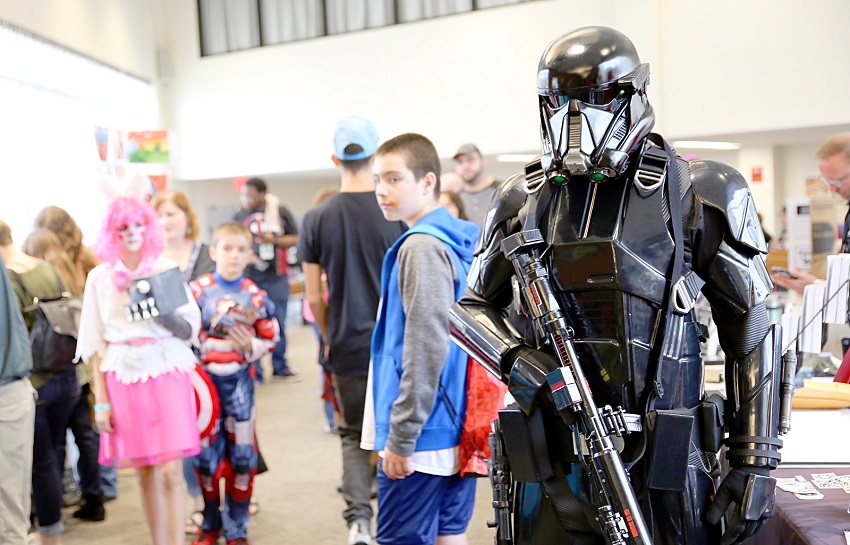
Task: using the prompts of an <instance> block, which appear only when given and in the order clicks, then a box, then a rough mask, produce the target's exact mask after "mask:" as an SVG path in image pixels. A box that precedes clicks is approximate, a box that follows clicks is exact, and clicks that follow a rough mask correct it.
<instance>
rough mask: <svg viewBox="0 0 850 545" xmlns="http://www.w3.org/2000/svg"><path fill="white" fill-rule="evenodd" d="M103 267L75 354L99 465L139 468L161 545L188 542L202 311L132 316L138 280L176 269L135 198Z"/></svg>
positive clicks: (116, 214) (123, 205) (123, 203)
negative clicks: (192, 344)
mask: <svg viewBox="0 0 850 545" xmlns="http://www.w3.org/2000/svg"><path fill="white" fill-rule="evenodd" d="M96 251H97V257H98V258H99V259H100V260H101V262H102V263H101V265H98V266H97V267H95V268H94V269H93V270H92V271H91V272H90V273H89V276H88V279H87V281H86V289H85V292H84V297H83V309H82V315H81V317H80V330H79V335H78V340H77V356H78V357H81V358H83V359H84V360H87V361H90V362H91V364H92V368H93V371H94V394H95V407H94V411H95V421H96V423H97V427H98V429H99V430H100V431H101V434H102V435H101V441H100V462H101V464H111V463H115V462H117V464H118V466H119V467H135V468H136V472H137V475H138V478H139V484H140V489H141V494H142V504H143V507H144V512H145V517H146V519H147V522H148V527H149V528H150V531H151V536H152V538H153V543H154V545H182V544H183V542H184V534H183V517H184V515H185V505H184V495H183V494H184V488H183V479H182V478H181V471H180V460H181V459H182V458H184V457H186V456H192V455H195V454H197V453H198V452H199V451H200V439H199V433H198V429H197V425H196V410H195V404H194V394H193V390H192V385H191V382H190V378H189V373H190V371H191V370H192V369H193V368H194V366H195V355H194V354H193V353H192V350H191V349H190V348H189V346H188V345H187V344H186V343H185V342H184V341H186V340H189V339H195V338H197V336H198V329H199V327H200V321H201V320H200V318H201V315H200V311H199V309H198V307H197V305H196V304H195V300H194V297H192V296H191V293H190V292H189V291H188V288H185V291H186V302H185V303H184V304H182V305H181V306H179V307H178V308H177V309H176V310H175V311H174V312H173V313H170V314H167V315H163V316H160V317H157V318H153V319H147V320H141V321H134V322H129V321H128V320H127V312H126V309H125V307H126V305H128V304H130V294H129V291H128V287H129V286H130V284H131V283H132V281H133V280H134V279H136V278H138V277H143V276H150V275H154V274H157V273H161V272H163V271H166V270H168V269H173V268H175V266H176V265H175V264H174V262H172V261H169V260H167V259H164V258H162V257H160V256H159V254H160V252H161V251H162V240H161V238H160V232H159V226H158V222H157V217H156V214H155V213H154V212H153V210H151V209H150V208H149V207H148V206H147V205H146V204H144V203H142V202H141V201H138V200H135V199H127V198H121V199H117V200H116V201H115V202H113V203H112V204H111V205H110V206H109V210H108V211H107V216H106V220H105V222H104V224H103V227H102V229H101V232H100V236H99V239H98V242H97V246H96Z"/></svg>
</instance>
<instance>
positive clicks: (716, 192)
mask: <svg viewBox="0 0 850 545" xmlns="http://www.w3.org/2000/svg"><path fill="white" fill-rule="evenodd" d="M689 172H690V177H691V183H692V184H693V190H694V196H695V197H696V198H697V200H698V201H700V202H701V203H702V204H703V205H705V206H710V207H712V208H714V209H716V210H718V211H719V212H720V213H721V214H723V216H724V217H725V218H726V222H727V224H728V225H729V232H730V234H731V235H732V237H733V238H734V239H735V240H736V241H738V242H739V243H741V244H743V245H744V246H747V247H749V248H752V249H753V250H756V251H758V252H761V253H763V254H766V253H767V242H765V240H764V233H763V231H762V229H761V225H760V224H759V220H758V215H757V214H756V207H755V203H754V202H753V197H752V194H751V193H750V188H749V186H748V185H747V182H746V180H744V177H743V176H741V174H740V173H739V172H738V171H737V170H735V169H734V168H732V167H730V166H728V165H725V164H723V163H719V162H717V161H692V162H691V163H689Z"/></svg>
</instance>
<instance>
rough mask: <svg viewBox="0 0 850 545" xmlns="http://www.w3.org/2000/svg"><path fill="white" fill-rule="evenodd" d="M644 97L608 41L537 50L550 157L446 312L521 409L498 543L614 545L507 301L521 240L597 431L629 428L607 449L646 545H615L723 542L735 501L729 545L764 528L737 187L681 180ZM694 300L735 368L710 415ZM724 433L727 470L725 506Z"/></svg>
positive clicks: (511, 187)
mask: <svg viewBox="0 0 850 545" xmlns="http://www.w3.org/2000/svg"><path fill="white" fill-rule="evenodd" d="M577 44H578V45H580V46H581V47H576V45H577ZM602 68H604V69H605V70H602ZM647 82H648V66H647V65H645V64H640V62H639V60H637V53H636V52H635V51H634V47H633V46H632V44H631V42H630V41H629V40H628V38H626V37H625V36H623V35H622V34H620V33H619V32H617V31H615V30H612V29H607V28H604V27H588V28H584V29H579V30H577V31H574V32H572V33H569V34H566V35H564V36H562V37H561V38H558V39H557V40H555V41H554V42H553V43H552V44H550V46H549V48H547V51H546V52H545V53H544V55H543V58H542V59H541V62H540V69H539V81H538V87H539V88H540V95H541V99H540V106H541V123H542V135H543V154H542V156H541V158H540V160H539V161H535V162H533V163H530V164H529V165H528V166H527V167H526V172H525V173H524V174H520V175H516V176H514V177H513V178H511V179H509V180H507V181H506V182H505V183H504V184H503V185H502V187H501V188H500V191H499V192H497V194H496V196H495V197H494V201H493V203H491V210H490V212H489V213H488V218H487V222H486V224H485V228H484V230H483V231H482V235H481V240H480V242H479V247H478V249H477V255H476V259H475V261H474V263H473V266H472V270H471V271H470V275H469V280H468V282H469V285H468V289H467V292H466V295H465V296H464V297H463V298H462V299H461V300H460V301H459V302H458V303H457V305H455V307H454V309H453V310H452V317H451V332H452V337H453V339H454V340H455V342H457V343H458V344H459V345H460V346H462V347H463V348H464V349H465V350H466V351H467V352H468V353H469V354H470V355H472V356H473V357H475V358H476V359H478V360H479V361H480V362H481V363H482V364H483V365H484V366H485V367H486V368H488V369H489V370H490V371H491V372H493V373H494V374H496V375H497V376H499V377H501V378H502V380H503V381H504V382H506V383H507V384H508V385H509V387H510V391H511V393H512V395H513V397H514V399H515V401H516V404H515V405H513V406H510V407H508V409H506V410H504V411H502V412H501V413H500V417H499V419H498V421H497V426H496V429H497V432H496V436H495V437H494V439H495V441H496V442H495V443H494V444H493V447H494V449H493V450H494V459H493V464H492V465H493V466H494V467H495V468H496V469H497V470H505V471H503V472H502V473H499V476H497V477H496V478H495V479H494V478H493V475H491V479H493V483H494V495H495V497H494V500H495V503H494V505H496V507H497V515H498V517H497V520H498V521H499V528H498V530H497V543H516V544H518V545H537V544H541V545H542V544H550V543H618V542H619V541H617V539H619V538H616V537H615V538H612V537H611V536H610V535H609V534H608V533H606V532H605V531H604V529H603V528H601V527H600V526H601V525H602V523H601V522H598V521H599V520H601V519H600V518H599V516H598V509H599V508H600V504H601V503H604V501H603V500H604V498H600V494H599V493H598V491H596V490H595V489H594V486H593V483H592V479H589V478H588V471H589V467H588V465H589V464H588V463H587V460H588V459H590V458H592V457H593V453H592V452H590V453H588V452H587V448H588V447H587V444H588V443H589V441H585V439H586V438H584V437H582V436H581V434H580V433H579V431H578V430H579V428H577V426H576V425H571V421H570V418H568V417H565V416H564V415H565V412H564V411H558V410H556V408H555V405H556V403H554V402H553V397H552V393H553V391H554V390H555V388H554V387H552V388H551V389H550V384H552V383H551V382H549V383H547V376H549V377H550V381H551V374H552V373H553V371H555V370H556V369H557V368H558V367H560V366H561V363H559V361H558V360H557V359H555V357H554V355H555V354H557V351H556V350H554V349H553V342H551V340H550V338H548V337H547V334H546V331H545V328H542V327H541V326H540V324H539V323H534V321H533V320H531V319H530V318H528V319H526V317H527V316H529V314H530V313H529V312H528V304H527V303H525V302H524V301H523V300H522V298H521V297H518V293H517V290H516V289H515V288H512V278H513V277H514V276H515V274H516V270H515V269H514V266H513V265H512V263H511V261H510V260H509V259H508V257H506V252H505V251H504V247H505V246H504V245H503V242H504V241H506V240H508V239H509V238H510V237H512V235H516V234H517V233H523V234H524V235H525V234H528V233H535V231H534V230H539V236H540V238H541V239H542V240H541V241H540V242H539V244H538V247H539V248H540V262H541V263H542V266H543V268H544V269H545V271H546V273H548V278H549V282H550V284H551V289H552V293H553V294H554V298H555V300H556V301H557V304H558V305H559V306H560V311H561V312H562V314H563V319H564V320H565V323H566V325H567V327H568V328H569V332H570V333H569V336H570V337H571V341H572V344H573V346H574V348H575V355H576V356H577V360H578V361H577V365H579V366H580V367H581V369H582V370H583V374H584V376H585V377H586V382H587V384H588V385H589V387H590V391H591V392H592V397H593V400H594V401H595V404H596V406H598V407H605V406H610V407H613V408H615V409H614V410H613V411H608V412H607V414H608V415H609V416H610V415H611V414H612V413H617V412H618V410H619V408H621V409H622V411H619V414H620V415H622V418H621V419H620V420H619V421H620V422H621V423H622V424H623V425H622V429H618V428H619V426H618V425H617V424H613V425H611V426H609V430H611V433H610V435H611V438H612V439H613V440H614V442H615V443H616V446H617V450H618V451H620V453H621V457H622V461H623V464H624V466H625V467H626V468H627V469H628V470H629V477H630V481H631V482H630V483H625V484H626V486H628V484H631V486H632V488H633V490H634V493H635V494H636V497H637V501H638V502H639V505H640V511H641V512H642V515H643V519H644V521H645V523H646V529H647V531H648V534H649V539H645V538H646V537H647V536H640V537H634V536H632V537H626V538H624V541H622V542H623V543H650V542H651V543H665V544H668V543H669V544H671V545H672V544H674V543H675V544H709V543H719V542H720V540H721V538H720V534H721V532H722V528H721V525H720V524H710V523H709V522H712V523H715V522H717V521H718V520H719V518H720V517H721V515H722V514H724V513H726V511H727V509H726V508H727V507H728V501H729V500H731V501H732V502H735V505H734V506H733V507H732V508H730V509H729V511H728V513H726V514H727V519H728V527H729V530H728V531H727V533H726V535H725V537H724V540H723V542H724V543H727V542H728V543H732V542H734V541H735V540H741V539H744V538H745V537H747V536H749V535H751V534H752V533H753V532H754V531H755V530H756V529H757V528H758V527H759V526H760V525H761V524H762V523H763V522H764V520H766V518H767V517H769V516H770V515H771V514H772V502H773V493H774V492H773V488H772V486H773V481H772V479H770V478H769V471H770V469H772V468H775V467H776V465H777V464H778V461H779V453H778V449H779V447H780V446H781V441H779V440H778V439H777V436H778V434H779V432H780V429H779V427H780V395H779V394H780V389H781V384H780V379H781V375H782V373H781V368H782V363H781V361H780V358H779V338H780V336H781V335H780V334H779V333H780V332H779V331H778V330H777V329H776V327H775V326H770V325H769V323H768V319H767V314H766V310H765V308H764V304H763V301H764V299H765V297H766V296H767V295H768V294H769V293H770V290H771V289H772V284H771V282H770V277H769V275H768V273H767V271H766V268H765V265H764V261H763V258H762V256H761V254H763V253H766V250H767V245H766V244H765V242H764V237H763V235H762V232H761V229H760V227H759V223H758V219H757V216H756V210H755V207H754V204H753V201H752V198H751V195H750V192H749V189H748V187H747V184H746V182H745V181H744V179H743V178H742V177H741V175H740V174H738V173H737V172H736V171H735V170H734V169H732V168H730V167H728V166H726V165H723V164H721V163H716V162H712V161H696V162H692V163H686V162H685V161H683V160H681V159H679V158H677V157H675V156H674V155H673V153H672V151H671V150H669V147H667V146H666V143H665V142H664V141H663V140H662V139H661V138H660V137H658V136H657V135H650V134H649V131H650V130H651V127H652V124H653V117H652V109H651V107H650V106H649V104H648V103H647V102H646V97H645V87H646V84H647ZM665 150H666V151H665ZM524 235H523V236H524ZM520 285H522V282H520ZM700 289H702V292H703V293H704V294H705V295H706V297H707V298H708V300H709V302H710V303H711V305H712V311H713V314H714V317H715V321H716V322H717V324H718V329H719V334H720V339H721V344H722V346H723V348H724V350H725V352H726V354H727V358H728V361H727V374H726V376H727V392H728V396H727V397H728V401H726V402H725V403H724V402H723V400H722V399H711V400H706V399H705V395H704V388H703V378H704V373H703V367H702V363H701V360H700V354H699V352H700V346H699V335H700V329H699V326H698V324H696V323H695V322H694V320H693V313H692V310H691V309H692V307H693V303H694V300H695V298H696V296H697V294H698V292H699V291H700ZM518 303H519V304H521V307H522V309H521V311H520V313H519V317H520V319H519V320H516V319H515V318H516V316H515V315H516V311H515V310H514V311H512V310H511V309H516V308H517V304H518ZM511 314H513V315H514V316H513V318H512V319H509V315H511ZM511 322H513V325H512V323H511ZM515 325H516V326H517V327H514V326H515ZM517 330H522V332H518V331H517ZM559 412H560V417H559ZM724 416H725V420H726V424H725V427H724V425H723V420H724ZM606 418H607V417H606ZM626 421H628V422H629V424H628V425H625V423H626ZM629 431H631V433H629ZM724 431H725V432H728V434H729V437H728V438H727V439H726V445H727V446H728V451H727V454H726V457H727V460H728V461H729V465H730V466H731V468H732V469H731V471H729V472H728V475H726V476H724V479H723V484H722V485H721V488H720V489H719V490H718V485H720V483H721V478H720V477H721V472H720V465H719V463H718V459H717V456H716V454H717V452H718V450H719V449H720V446H721V441H722V437H723V433H724ZM615 436H616V437H615ZM502 449H504V452H500V451H502ZM507 469H509V471H510V474H511V475H512V478H508V477H506V475H508V471H507ZM491 473H492V468H491ZM626 480H627V481H628V480H629V479H628V478H627V479H626ZM565 483H568V486H565ZM506 486H507V487H509V489H510V490H509V491H508V492H507V494H506V491H505V487H506ZM715 491H718V494H717V496H718V499H717V502H716V503H717V505H716V506H715V507H714V508H713V510H714V512H713V513H709V511H710V509H709V508H710V505H711V497H712V496H713V495H714V493H715ZM499 494H501V497H500V496H499ZM499 506H501V507H499ZM500 509H501V512H500ZM508 511H510V512H512V515H513V522H512V523H511V522H510V519H511V517H509V516H506V512H508ZM627 518H628V517H627ZM506 526H509V527H507V528H506ZM603 526H604V525H603ZM627 526H628V525H624V528H627ZM638 526H639V527H640V525H638ZM627 534H628V531H627V530H624V533H623V535H624V536H626V535H627Z"/></svg>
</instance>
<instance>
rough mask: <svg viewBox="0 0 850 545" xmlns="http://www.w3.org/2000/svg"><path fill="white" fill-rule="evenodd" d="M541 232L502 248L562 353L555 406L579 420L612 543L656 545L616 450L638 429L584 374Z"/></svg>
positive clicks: (552, 377) (552, 383) (601, 518)
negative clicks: (617, 439) (619, 440)
mask: <svg viewBox="0 0 850 545" xmlns="http://www.w3.org/2000/svg"><path fill="white" fill-rule="evenodd" d="M543 244H544V241H543V237H542V236H541V235H540V231H539V230H537V229H532V230H529V231H523V232H520V233H517V234H515V235H512V236H510V237H508V238H506V239H505V240H503V241H502V252H503V253H504V254H505V256H506V257H507V258H508V259H509V260H510V261H511V263H513V266H514V270H515V271H516V277H517V281H518V282H519V284H520V289H521V291H522V294H523V298H524V299H525V303H526V307H527V308H528V310H529V312H530V314H531V318H532V319H533V320H534V322H535V324H536V326H537V328H538V331H540V332H542V333H543V334H545V335H546V336H547V337H548V339H549V341H550V342H551V343H552V346H553V347H554V348H555V351H556V352H557V355H558V360H559V361H560V363H561V367H560V368H559V369H557V370H556V371H553V372H552V373H550V374H549V375H548V376H547V377H546V380H547V381H548V383H549V387H550V388H551V390H552V397H553V398H554V401H555V407H556V408H557V410H558V412H559V414H560V415H561V417H562V418H564V420H565V421H566V422H567V423H568V424H570V423H572V422H573V421H574V422H575V423H576V425H577V427H578V431H579V432H580V433H581V435H582V436H583V437H584V440H585V442H586V444H587V451H588V453H589V454H588V455H587V456H586V457H585V462H586V464H587V466H588V467H589V468H590V474H591V482H592V483H593V485H594V487H595V489H596V492H597V493H598V497H599V498H600V499H601V503H602V505H601V506H600V507H598V509H597V513H596V520H597V521H598V522H599V525H600V527H601V530H602V535H603V536H604V537H605V540H606V541H607V542H608V543H609V544H610V545H651V544H652V538H651V537H650V534H649V530H647V527H646V522H645V521H644V519H643V514H642V513H641V510H640V507H639V506H638V502H637V498H636V497H635V491H634V489H632V485H631V481H630V480H629V475H628V473H627V472H626V468H625V466H624V465H623V460H622V459H621V458H620V453H619V452H618V451H617V449H616V448H614V443H613V441H612V439H611V436H612V435H616V436H620V435H622V434H623V433H624V432H625V433H629V432H630V431H632V430H637V429H639V428H637V427H636V426H634V423H632V422H628V421H627V417H626V415H625V413H624V412H623V410H622V408H621V407H618V408H617V409H612V408H611V407H610V406H606V407H605V408H604V409H603V410H602V411H600V410H599V409H598V408H597V407H596V403H595V402H594V400H593V395H592V394H591V392H590V387H589V386H588V385H587V381H586V380H585V376H584V372H583V371H582V369H581V365H579V362H578V358H577V357H576V352H575V348H574V347H573V343H572V331H571V330H570V329H569V328H568V327H567V323H566V321H565V320H564V314H563V312H562V311H561V308H560V306H559V304H558V301H557V299H555V295H554V293H553V292H552V287H551V285H550V284H549V273H548V272H547V270H546V267H544V266H543V263H542V261H541V258H540V252H539V249H538V248H539V247H541V246H543Z"/></svg>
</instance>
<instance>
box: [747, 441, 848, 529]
mask: <svg viewBox="0 0 850 545" xmlns="http://www.w3.org/2000/svg"><path fill="white" fill-rule="evenodd" d="M847 458H848V459H850V453H848V456H847ZM830 472H831V473H835V474H836V475H847V474H850V467H820V468H818V467H804V468H800V467H797V468H782V467H780V468H779V469H778V470H776V471H774V472H772V473H771V475H773V476H774V477H777V478H780V477H781V478H788V477H794V476H796V475H802V476H803V477H804V478H806V479H807V480H809V481H811V480H812V473H830ZM819 491H820V492H821V493H822V494H823V495H824V498H823V499H822V500H801V499H798V498H797V497H796V496H795V495H794V494H791V493H790V492H785V491H784V490H779V489H778V488H777V489H776V512H775V513H774V515H773V517H772V518H771V519H770V520H769V521H768V522H767V524H765V526H764V527H763V528H762V529H761V530H759V532H758V533H757V534H756V535H754V536H753V537H751V538H750V539H748V540H746V541H744V544H745V545H846V543H847V542H846V541H845V539H844V530H845V529H850V514H848V513H847V506H848V503H850V494H847V493H846V492H844V490H842V489H825V490H819Z"/></svg>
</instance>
